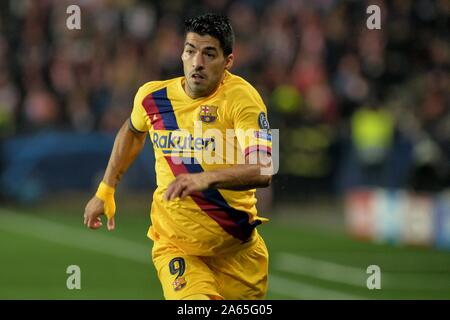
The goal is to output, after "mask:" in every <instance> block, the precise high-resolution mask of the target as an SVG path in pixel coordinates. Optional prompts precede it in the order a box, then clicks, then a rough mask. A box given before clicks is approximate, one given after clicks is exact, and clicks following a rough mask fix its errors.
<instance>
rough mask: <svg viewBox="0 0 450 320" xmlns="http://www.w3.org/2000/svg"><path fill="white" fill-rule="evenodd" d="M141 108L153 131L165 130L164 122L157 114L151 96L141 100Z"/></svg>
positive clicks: (157, 111) (156, 107)
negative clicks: (145, 113)
mask: <svg viewBox="0 0 450 320" xmlns="http://www.w3.org/2000/svg"><path fill="white" fill-rule="evenodd" d="M142 106H143V107H144V109H145V111H146V112H147V115H148V117H149V119H150V122H151V124H152V127H153V130H165V129H166V128H165V127H164V122H163V119H162V116H161V114H160V113H159V109H158V106H157V105H156V103H155V100H154V99H153V96H152V95H151V94H149V95H148V96H146V97H145V98H144V100H142Z"/></svg>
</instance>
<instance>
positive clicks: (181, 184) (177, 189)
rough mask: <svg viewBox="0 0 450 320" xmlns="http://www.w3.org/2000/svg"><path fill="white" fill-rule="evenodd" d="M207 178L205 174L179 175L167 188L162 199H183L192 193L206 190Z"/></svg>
mask: <svg viewBox="0 0 450 320" xmlns="http://www.w3.org/2000/svg"><path fill="white" fill-rule="evenodd" d="M208 177H209V176H208V175H207V174H205V172H202V173H183V174H180V175H179V176H177V177H176V179H175V180H174V181H172V183H171V184H170V185H169V187H168V188H167V191H166V193H165V194H164V199H165V200H167V201H170V200H173V199H175V198H177V197H180V198H181V199H184V198H185V197H186V196H188V195H190V194H192V193H193V192H197V191H203V190H206V189H208V188H209V185H210V183H209V178H208Z"/></svg>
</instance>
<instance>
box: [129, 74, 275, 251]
mask: <svg viewBox="0 0 450 320" xmlns="http://www.w3.org/2000/svg"><path fill="white" fill-rule="evenodd" d="M183 82H184V77H178V78H174V79H170V80H167V81H151V82H148V83H146V84H144V85H143V86H141V87H140V89H139V90H138V92H137V94H136V96H135V99H134V106H133V110H132V113H131V117H130V121H131V124H132V126H133V127H134V129H136V130H139V131H143V132H144V131H148V132H149V136H150V140H151V142H152V144H153V149H154V153H155V159H156V164H155V171H156V182H157V189H156V190H155V192H154V194H153V203H152V208H151V220H152V226H151V227H150V229H149V231H148V236H149V237H150V238H152V239H153V240H158V239H162V240H164V241H166V242H169V243H171V244H173V245H175V246H176V247H178V248H179V249H180V250H181V251H183V252H184V253H185V254H189V255H200V256H212V255H215V254H219V253H225V252H229V251H232V250H236V249H239V247H240V245H241V243H242V242H245V241H247V239H239V238H237V237H236V234H238V233H240V232H244V231H245V230H252V228H253V227H254V225H255V224H257V223H259V222H258V221H256V220H259V221H261V222H266V221H267V219H264V218H260V217H258V216H257V210H256V206H255V204H256V197H255V191H256V190H255V189H253V190H247V191H233V190H222V189H219V190H217V191H216V190H214V191H216V193H211V194H213V197H214V198H215V200H218V201H216V202H214V203H213V202H209V200H208V199H206V200H205V199H203V200H202V201H203V202H201V201H199V200H198V198H195V197H194V198H193V197H191V196H189V197H186V198H185V199H183V200H181V199H178V198H177V199H175V200H172V201H165V200H164V199H163V195H164V193H165V191H166V190H167V187H168V186H169V184H170V183H171V182H172V181H173V180H174V179H175V176H176V172H174V170H181V171H183V170H184V171H186V170H200V171H208V170H216V169H221V168H228V167H230V166H232V165H234V164H235V163H236V160H237V159H238V158H239V159H240V160H241V161H242V163H243V157H244V152H245V151H246V150H247V151H256V150H258V149H259V150H269V152H270V150H271V143H272V142H271V139H268V135H270V133H267V132H265V133H264V132H263V133H261V126H260V123H261V120H260V118H261V117H262V118H265V119H267V111H266V106H265V105H264V102H263V101H262V99H261V97H260V95H259V94H258V92H257V91H256V90H255V89H254V88H253V87H252V86H251V85H250V84H249V83H248V82H246V81H245V80H244V79H242V78H241V77H238V76H235V75H233V74H231V73H229V72H226V75H225V78H224V80H223V81H222V82H221V84H220V85H219V87H218V88H217V90H216V91H215V92H214V93H213V94H211V95H210V96H208V97H203V98H198V99H192V98H190V97H189V96H188V95H187V94H186V93H185V91H184V89H183ZM162 96H164V97H162ZM205 106H206V107H207V108H205ZM155 110H156V111H155ZM158 110H159V111H162V112H157V111H158ZM200 125H201V128H200V127H199V126H200ZM227 129H228V131H227ZM229 130H231V132H237V131H239V130H241V131H243V132H249V133H250V134H249V136H247V137H244V136H238V137H232V139H228V140H227V139H226V136H227V133H230V131H229ZM217 133H220V134H221V135H220V136H221V138H220V136H219V135H217ZM199 136H201V138H200V139H197V138H198V137H199ZM218 137H219V138H220V139H219V138H218ZM230 141H232V142H233V143H230ZM190 142H191V144H190ZM221 148H223V149H221ZM179 150H182V152H179ZM220 150H224V152H222V153H221V152H219V151H220ZM230 153H232V154H231V155H230ZM177 155H182V156H184V157H187V158H190V157H194V158H195V159H197V161H198V163H199V164H197V165H195V164H189V165H186V166H175V169H174V166H173V165H172V167H171V164H170V163H169V161H170V159H168V158H170V157H173V156H177ZM208 155H211V156H212V157H217V158H216V159H217V160H218V161H219V162H221V163H211V162H209V163H208V162H207V161H206V158H207V156H208ZM232 160H233V161H232ZM227 161H228V162H227ZM185 173H186V172H185ZM211 194H210V195H211ZM199 203H200V204H199ZM242 214H243V215H244V216H242ZM243 217H244V218H245V217H247V218H246V219H247V220H248V222H244V223H241V224H239V223H240V222H239V221H242V220H245V219H242V218H243ZM253 222H255V223H254V224H253V225H252V223H253ZM249 225H251V227H250V229H249ZM230 230H231V231H230ZM230 232H231V233H230Z"/></svg>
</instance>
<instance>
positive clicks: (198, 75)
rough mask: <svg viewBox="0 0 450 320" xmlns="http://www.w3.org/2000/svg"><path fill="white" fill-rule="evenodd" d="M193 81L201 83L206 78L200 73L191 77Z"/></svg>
mask: <svg viewBox="0 0 450 320" xmlns="http://www.w3.org/2000/svg"><path fill="white" fill-rule="evenodd" d="M191 78H192V79H194V80H196V81H201V80H205V78H206V77H205V76H204V75H203V74H201V73H199V72H195V73H193V74H192V76H191Z"/></svg>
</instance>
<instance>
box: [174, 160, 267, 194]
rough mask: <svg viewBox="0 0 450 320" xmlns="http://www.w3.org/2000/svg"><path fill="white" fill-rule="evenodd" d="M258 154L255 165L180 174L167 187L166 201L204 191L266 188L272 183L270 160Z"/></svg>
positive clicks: (247, 164)
mask: <svg viewBox="0 0 450 320" xmlns="http://www.w3.org/2000/svg"><path fill="white" fill-rule="evenodd" d="M255 152H258V157H257V161H256V164H249V162H250V161H249V158H250V155H251V154H249V155H247V156H246V158H245V159H246V164H237V165H234V166H232V167H229V168H225V169H218V170H211V171H204V172H200V173H191V174H188V173H186V174H180V175H179V176H177V177H176V179H175V180H174V181H173V182H172V183H171V184H170V185H169V187H168V188H167V191H166V193H165V199H166V200H173V199H175V198H176V197H180V198H181V199H183V198H185V197H186V196H188V195H190V194H191V193H193V192H196V191H203V190H206V189H228V190H249V189H254V188H264V187H268V186H269V185H270V183H271V181H272V173H271V172H272V158H271V155H270V153H267V152H261V151H255Z"/></svg>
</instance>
